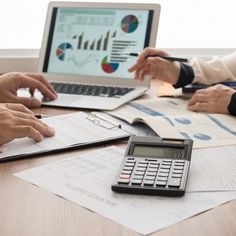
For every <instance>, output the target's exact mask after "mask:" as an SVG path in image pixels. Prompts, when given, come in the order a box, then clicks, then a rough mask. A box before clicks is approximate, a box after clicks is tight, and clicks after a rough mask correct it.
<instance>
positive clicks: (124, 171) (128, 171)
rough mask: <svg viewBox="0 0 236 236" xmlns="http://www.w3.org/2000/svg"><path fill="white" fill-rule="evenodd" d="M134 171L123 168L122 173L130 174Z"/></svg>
mask: <svg viewBox="0 0 236 236" xmlns="http://www.w3.org/2000/svg"><path fill="white" fill-rule="evenodd" d="M131 173H132V171H130V170H122V172H121V174H123V175H130V174H131Z"/></svg>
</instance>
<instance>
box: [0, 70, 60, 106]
mask: <svg viewBox="0 0 236 236" xmlns="http://www.w3.org/2000/svg"><path fill="white" fill-rule="evenodd" d="M20 88H29V93H30V95H31V97H19V96H17V90H18V89H20ZM35 89H38V90H39V91H40V92H41V93H42V95H43V96H44V97H45V98H46V99H47V100H54V99H56V98H57V93H56V92H55V90H54V89H53V87H52V86H51V84H50V83H49V82H48V81H47V80H46V79H45V78H44V77H43V76H41V75H39V74H34V73H17V72H14V73H7V74H3V75H1V76H0V102H2V103H5V102H8V103H22V104H23V105H25V106H27V107H31V108H36V107H40V106H41V101H39V100H38V99H36V98H34V97H33V96H34V91H35Z"/></svg>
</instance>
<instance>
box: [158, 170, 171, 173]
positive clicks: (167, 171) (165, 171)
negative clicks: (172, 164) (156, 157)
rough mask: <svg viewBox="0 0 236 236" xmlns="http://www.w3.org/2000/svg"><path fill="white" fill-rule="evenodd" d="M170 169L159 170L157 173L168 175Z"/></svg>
mask: <svg viewBox="0 0 236 236" xmlns="http://www.w3.org/2000/svg"><path fill="white" fill-rule="evenodd" d="M169 172H170V169H160V171H159V173H169Z"/></svg>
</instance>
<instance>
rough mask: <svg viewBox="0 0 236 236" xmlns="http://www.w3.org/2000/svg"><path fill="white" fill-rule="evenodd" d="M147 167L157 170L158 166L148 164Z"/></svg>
mask: <svg viewBox="0 0 236 236" xmlns="http://www.w3.org/2000/svg"><path fill="white" fill-rule="evenodd" d="M148 167H149V168H158V167H159V164H156V165H153V164H150V165H149V166H148Z"/></svg>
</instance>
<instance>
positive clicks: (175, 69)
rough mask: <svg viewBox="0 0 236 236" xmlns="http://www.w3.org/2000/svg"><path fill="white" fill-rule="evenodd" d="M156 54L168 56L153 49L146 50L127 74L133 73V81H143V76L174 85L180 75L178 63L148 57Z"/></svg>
mask: <svg viewBox="0 0 236 236" xmlns="http://www.w3.org/2000/svg"><path fill="white" fill-rule="evenodd" d="M155 54H158V55H160V56H168V53H167V52H165V51H161V50H158V49H155V48H146V49H144V51H143V52H142V53H141V54H140V55H139V57H138V59H137V62H136V64H135V65H133V66H132V67H130V68H129V70H128V71H129V72H135V79H138V80H143V79H144V76H145V75H150V76H151V77H152V78H153V79H158V80H162V81H164V82H168V83H170V84H172V85H174V84H176V82H177V80H178V78H179V74H180V64H179V62H171V61H168V60H165V59H162V58H160V57H148V58H146V57H147V56H149V55H155Z"/></svg>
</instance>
